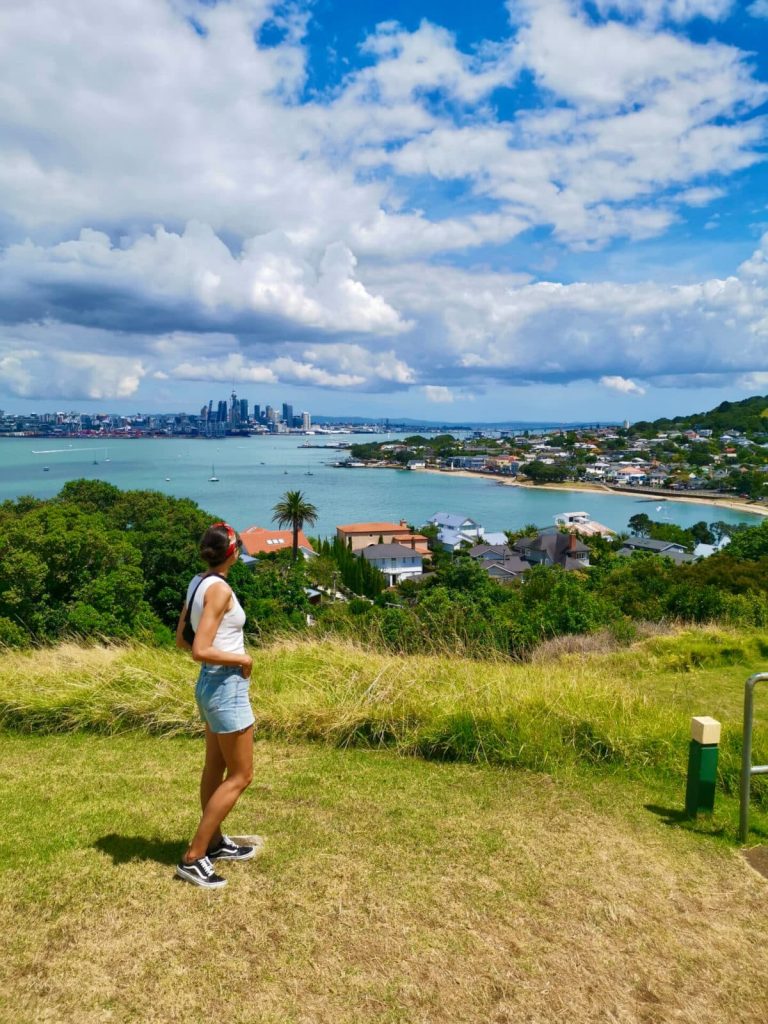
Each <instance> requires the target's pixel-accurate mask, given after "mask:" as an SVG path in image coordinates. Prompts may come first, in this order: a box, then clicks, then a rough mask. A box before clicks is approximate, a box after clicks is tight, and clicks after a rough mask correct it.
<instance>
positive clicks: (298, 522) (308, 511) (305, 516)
mask: <svg viewBox="0 0 768 1024" xmlns="http://www.w3.org/2000/svg"><path fill="white" fill-rule="evenodd" d="M317 516H318V511H317V509H316V508H315V506H314V505H312V504H311V503H310V502H308V501H306V500H305V498H304V495H303V494H302V493H301V491H286V492H285V494H284V495H283V496H282V498H281V499H280V501H278V503H277V504H276V505H275V506H274V508H273V509H272V519H273V521H274V522H276V523H277V525H278V526H290V528H291V530H292V531H293V548H292V553H293V560H294V562H295V561H296V559H297V558H298V557H299V530H301V529H302V527H303V526H304V524H305V523H309V525H310V526H314V525H315V523H316V522H317Z"/></svg>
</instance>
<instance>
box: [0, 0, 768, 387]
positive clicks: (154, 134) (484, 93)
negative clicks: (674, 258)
mask: <svg viewBox="0 0 768 1024" xmlns="http://www.w3.org/2000/svg"><path fill="white" fill-rule="evenodd" d="M763 7H764V0H756V2H755V3H753V4H752V5H751V8H750V11H751V13H752V14H754V15H755V16H761V12H762V8H763ZM729 9H730V5H729V3H727V2H726V0H651V2H644V3H640V2H639V0H597V3H596V4H594V5H587V4H585V3H579V2H577V0H536V2H532V0H517V2H515V3H514V4H510V5H509V10H510V19H511V22H510V28H509V33H508V34H507V36H505V37H504V38H502V39H500V40H495V41H494V42H493V43H486V44H485V45H480V46H478V47H476V48H475V49H474V50H473V51H472V52H469V51H465V50H462V48H461V47H460V46H459V44H458V42H457V39H456V37H455V36H453V35H452V34H451V33H450V32H449V31H447V30H446V29H444V28H442V27H440V26H436V25H433V24H430V23H429V22H427V21H424V22H422V23H421V24H420V25H419V26H418V27H417V28H416V29H414V30H413V31H409V30H408V29H406V28H404V27H403V26H402V25H399V24H397V23H395V22H388V23H385V24H383V25H379V26H378V27H377V28H376V29H375V30H373V31H371V32H370V34H369V36H368V38H367V39H366V40H365V42H364V44H363V52H364V61H363V65H364V66H359V67H356V68H354V69H352V70H350V71H349V72H348V73H347V74H346V75H345V77H343V78H342V79H341V80H340V81H339V82H338V83H337V84H336V85H335V86H334V87H333V89H331V90H328V91H327V92H325V93H322V92H319V93H312V94H311V95H310V94H308V92H307V91H306V86H307V82H308V71H309V60H310V51H309V47H308V46H307V44H306V40H305V32H306V26H307V24H308V18H310V17H311V9H310V8H307V7H304V8H302V7H301V6H300V5H296V6H294V7H292V8H291V12H289V13H285V8H280V10H279V11H278V9H277V7H276V5H275V4H274V3H273V2H271V0H228V2H227V3H208V2H205V3H203V2H197V0H174V2H159V0H112V2H111V3H110V4H109V5H108V6H106V7H105V5H104V4H102V3H99V2H97V0H36V3H35V4H34V5H31V6H30V5H29V4H28V3H26V2H24V0H7V2H6V3H4V4H3V5H2V7H1V8H0V94H2V96H3V104H2V112H0V133H2V138H3V159H2V160H0V195H2V197H3V198H2V202H3V208H4V209H3V217H2V219H0V231H3V232H4V233H5V235H4V237H5V243H4V247H3V248H2V250H0V323H2V324H5V325H6V326H5V329H4V331H3V332H2V333H0V382H1V384H2V388H1V389H2V390H5V391H6V392H8V393H13V394H17V395H24V396H33V395H38V394H43V393H46V394H49V395H50V394H56V395H61V396H62V397H64V396H65V395H69V396H70V397H72V398H76V397H86V396H87V397H92V398H102V397H103V398H109V397H129V396H133V395H140V394H141V393H142V382H144V381H165V382H168V381H171V382H173V381H180V380H190V381H192V380H208V381H221V382H225V381H226V382H230V381H233V380H234V381H251V382H253V383H258V384H264V385H270V384H276V383H293V384H296V385H303V386H311V387H320V388H333V389H346V390H359V391H364V390H368V391H393V390H397V389H408V388H415V389H422V390H421V391H420V392H417V393H419V394H421V395H423V397H425V398H427V399H428V400H429V401H433V402H441V401H443V402H447V401H450V400H451V398H452V397H453V396H454V395H455V394H456V393H457V392H456V389H457V388H458V389H461V390H460V393H461V394H462V395H464V394H466V393H467V392H466V389H467V387H476V388H478V389H482V388H483V387H487V386H489V385H492V384H493V383H494V382H496V381H502V382H516V383H527V382H531V381H549V382H562V381H568V380H573V379H583V378H585V377H587V378H589V379H591V380H594V381H601V382H602V383H603V385H604V386H605V387H608V388H612V389H613V390H618V391H621V392H623V393H625V394H639V393H641V391H642V388H643V387H644V386H653V385H654V384H655V383H659V384H660V385H661V384H663V383H664V382H667V381H671V380H687V381H689V382H691V383H692V384H695V383H696V382H698V381H699V380H701V379H704V378H707V379H715V377H717V378H718V379H730V380H737V379H738V380H747V379H751V377H750V375H752V377H754V375H755V374H761V373H763V372H766V371H767V370H768V357H766V354H765V350H766V345H765V341H766V337H768V315H766V312H765V310H766V308H767V306H768V280H767V279H766V260H765V255H764V253H765V251H766V250H768V244H767V243H766V242H765V240H764V241H763V242H762V243H761V245H760V248H759V249H758V250H757V251H756V252H755V253H754V255H753V256H752V257H751V258H750V259H749V260H747V261H746V262H745V263H744V264H743V265H742V266H741V267H738V268H736V267H734V269H733V273H732V274H731V275H730V276H726V277H724V278H722V279H713V280H703V281H701V282H699V283H695V284H687V285H685V286H675V285H672V284H668V283H666V282H654V281H647V282H643V283H637V284H630V285H628V284H621V283H617V282H613V281H610V280H606V281H604V282H589V283H580V282H578V281H576V282H575V283H569V284H563V283H560V282H557V281H544V280H535V279H533V278H532V277H530V276H528V275H525V274H516V273H510V272H509V271H508V270H507V269H498V268H499V267H501V268H506V267H508V266H509V265H511V263H510V258H508V256H509V253H510V252H514V251H515V248H514V246H519V247H520V248H521V249H522V247H523V246H524V245H525V244H526V239H529V238H530V237H531V232H532V231H536V232H537V235H536V237H537V238H542V237H545V238H547V240H548V242H549V243H550V244H551V245H552V246H554V247H556V248H557V249H570V250H574V251H577V252H580V251H588V250H592V249H596V248H599V247H601V246H607V245H609V244H613V243H615V242H616V240H617V239H626V238H629V239H646V238H651V237H654V236H658V235H660V234H663V233H664V232H665V231H666V230H667V229H668V228H669V227H670V226H671V225H673V224H675V223H676V222H677V221H678V220H680V219H681V218H684V217H687V216H690V209H691V208H696V207H704V206H706V205H708V204H709V203H711V202H713V201H715V200H716V199H719V198H723V197H725V196H726V195H727V192H728V175H730V174H733V173H734V172H736V171H740V170H744V169H746V168H748V167H750V166H751V165H752V164H753V163H754V162H755V161H757V160H758V159H760V158H761V155H760V154H761V146H762V145H763V143H764V138H765V125H764V122H763V120H762V119H761V118H760V117H759V116H753V114H754V112H755V111H756V110H757V109H758V108H759V106H760V105H761V104H762V103H764V102H765V100H766V98H768V91H767V90H766V85H765V83H763V82H761V81H759V79H758V78H757V77H756V72H755V69H754V67H753V66H752V64H751V63H750V58H749V55H747V54H745V53H744V52H742V51H740V50H738V49H736V48H735V47H734V46H729V45H725V44H722V43H719V42H717V41H715V40H710V41H708V42H706V43H701V42H696V41H694V40H693V39H691V38H687V37H686V36H685V35H683V33H682V32H681V31H679V26H681V25H683V24H684V23H685V22H686V21H688V20H690V19H692V18H695V17H705V18H709V19H712V20H716V19H718V18H722V17H725V16H726V15H727V14H728V11H729ZM280 12H282V13H280ZM276 21H277V22H279V24H278V25H277V28H279V30H280V32H281V33H282V34H281V35H280V38H279V41H278V42H277V43H276V44H274V45H265V44H263V43H260V42H259V41H258V40H259V38H260V32H261V30H262V29H263V28H264V27H265V26H266V25H267V24H272V26H273V27H275V24H276ZM73 55H77V57H76V59H75V58H74V57H73ZM521 76H524V81H525V82H526V83H528V85H527V86H526V87H527V88H529V89H530V91H531V92H532V94H533V101H532V102H526V103H525V105H524V106H521V107H520V108H519V109H511V110H509V111H508V112H507V115H506V116H504V117H501V116H499V115H498V114H497V113H496V111H495V107H494V102H495V101H494V99H493V98H494V97H495V96H496V91H497V90H499V89H505V90H510V89H512V88H513V87H514V86H515V84H516V83H517V82H518V81H519V80H520V78H521ZM433 197H434V198H435V202H434V203H432V202H431V199H432V198H433ZM513 242H514V246H513V245H510V243H513ZM505 247H508V248H505ZM472 250H479V254H480V255H478V258H482V259H483V260H484V261H485V262H484V266H483V268H482V269H478V268H474V269H462V267H461V266H460V265H458V264H460V262H461V260H467V258H468V257H467V254H468V253H471V252H472ZM451 261H453V263H454V265H448V264H449V263H450V262H451ZM754 379H758V378H754ZM636 380H641V381H643V382H644V384H643V385H640V384H637V383H636Z"/></svg>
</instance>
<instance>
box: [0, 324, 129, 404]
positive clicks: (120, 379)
mask: <svg viewBox="0 0 768 1024" xmlns="http://www.w3.org/2000/svg"><path fill="white" fill-rule="evenodd" d="M36 333H37V341H38V342H42V344H39V345H35V347H28V346H29V341H30V338H29V337H25V336H24V334H23V333H21V334H16V333H14V334H10V335H6V336H5V337H3V339H2V340H0V379H2V381H3V386H4V389H5V390H6V392H7V393H8V394H9V395H14V396H17V397H19V398H33V399H39V398H43V397H45V398H73V399H76V398H79V399H86V400H97V399H124V398H130V397H131V396H133V395H135V394H136V393H137V391H138V389H139V385H140V384H141V381H142V379H143V378H144V377H145V376H146V374H147V369H146V366H145V364H144V362H143V361H142V360H141V359H138V358H134V357H132V356H124V355H116V354H112V353H109V354H106V353H95V352H87V351H73V350H71V349H60V348H58V347H57V346H56V344H55V342H54V344H53V345H51V344H50V343H48V344H46V342H50V340H52V339H49V338H46V337H45V335H44V333H42V332H40V331H37V332H36ZM57 340H58V339H57Z"/></svg>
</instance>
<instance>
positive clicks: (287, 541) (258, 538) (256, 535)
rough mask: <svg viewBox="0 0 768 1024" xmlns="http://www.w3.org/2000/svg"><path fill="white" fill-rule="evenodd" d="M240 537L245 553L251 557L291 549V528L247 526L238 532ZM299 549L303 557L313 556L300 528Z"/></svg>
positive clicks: (311, 549) (312, 550) (313, 553)
mask: <svg viewBox="0 0 768 1024" xmlns="http://www.w3.org/2000/svg"><path fill="white" fill-rule="evenodd" d="M240 539H241V540H242V542H243V549H244V550H245V552H246V554H248V555H251V556H252V557H256V556H257V555H271V554H274V553H275V552H276V551H291V550H292V548H293V530H267V529H265V528H264V527H263V526H249V527H248V529H247V530H243V531H242V532H241V533H240ZM299 551H300V553H301V554H302V555H303V556H304V558H313V557H314V556H315V551H314V549H313V548H312V545H311V544H310V543H309V541H308V540H307V538H306V537H305V536H304V533H303V531H302V530H299ZM243 561H245V559H243Z"/></svg>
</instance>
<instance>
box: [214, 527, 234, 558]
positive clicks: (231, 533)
mask: <svg viewBox="0 0 768 1024" xmlns="http://www.w3.org/2000/svg"><path fill="white" fill-rule="evenodd" d="M213 526H222V527H223V528H224V529H225V530H226V531H227V537H228V538H229V547H228V548H227V553H226V554H225V555H224V558H225V559H227V558H229V556H230V555H234V553H235V551H236V550H237V534H236V533H235V531H234V530H233V529H232V527H231V526H230V525H229V523H213Z"/></svg>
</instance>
